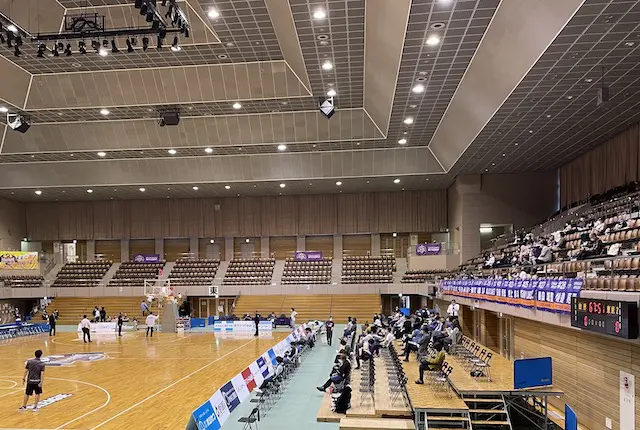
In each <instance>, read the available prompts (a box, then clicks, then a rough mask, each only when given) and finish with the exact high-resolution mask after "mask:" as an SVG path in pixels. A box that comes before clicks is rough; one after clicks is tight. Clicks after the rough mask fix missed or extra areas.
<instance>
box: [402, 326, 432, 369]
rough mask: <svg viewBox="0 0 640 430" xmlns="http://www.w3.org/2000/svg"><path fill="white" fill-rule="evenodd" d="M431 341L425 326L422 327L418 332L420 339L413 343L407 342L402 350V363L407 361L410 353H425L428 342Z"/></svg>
mask: <svg viewBox="0 0 640 430" xmlns="http://www.w3.org/2000/svg"><path fill="white" fill-rule="evenodd" d="M430 341H431V335H430V334H429V330H428V327H427V326H422V330H421V332H420V337H419V338H418V339H417V340H416V341H415V342H414V341H412V342H408V343H407V345H406V346H405V348H404V361H409V354H411V351H418V353H420V351H423V352H424V351H426V348H427V346H428V345H429V342H430Z"/></svg>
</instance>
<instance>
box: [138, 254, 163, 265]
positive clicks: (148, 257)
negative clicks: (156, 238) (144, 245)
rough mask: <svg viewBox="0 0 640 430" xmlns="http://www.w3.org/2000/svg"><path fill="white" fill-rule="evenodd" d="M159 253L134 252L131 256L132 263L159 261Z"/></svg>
mask: <svg viewBox="0 0 640 430" xmlns="http://www.w3.org/2000/svg"><path fill="white" fill-rule="evenodd" d="M160 261H161V260H160V254H136V255H134V256H133V262H134V263H159V262H160Z"/></svg>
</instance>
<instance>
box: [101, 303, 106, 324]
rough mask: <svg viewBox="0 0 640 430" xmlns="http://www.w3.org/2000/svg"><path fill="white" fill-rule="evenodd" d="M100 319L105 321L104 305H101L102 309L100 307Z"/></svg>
mask: <svg viewBox="0 0 640 430" xmlns="http://www.w3.org/2000/svg"><path fill="white" fill-rule="evenodd" d="M100 321H101V322H106V321H107V311H105V310H104V306H103V307H102V309H100Z"/></svg>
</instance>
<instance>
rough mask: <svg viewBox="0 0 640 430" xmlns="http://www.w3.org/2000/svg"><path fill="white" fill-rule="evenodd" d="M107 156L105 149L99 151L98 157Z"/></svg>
mask: <svg viewBox="0 0 640 430" xmlns="http://www.w3.org/2000/svg"><path fill="white" fill-rule="evenodd" d="M106 156H107V153H106V152H103V151H100V152H98V157H106Z"/></svg>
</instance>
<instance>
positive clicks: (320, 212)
mask: <svg viewBox="0 0 640 430" xmlns="http://www.w3.org/2000/svg"><path fill="white" fill-rule="evenodd" d="M298 198H299V206H298V234H305V235H316V234H335V233H337V232H338V231H337V225H336V222H337V213H336V204H335V198H336V197H335V195H334V194H327V195H314V196H299V197H298Z"/></svg>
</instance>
